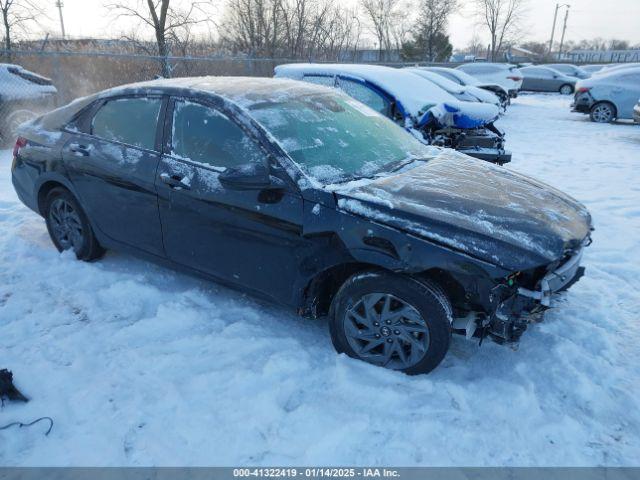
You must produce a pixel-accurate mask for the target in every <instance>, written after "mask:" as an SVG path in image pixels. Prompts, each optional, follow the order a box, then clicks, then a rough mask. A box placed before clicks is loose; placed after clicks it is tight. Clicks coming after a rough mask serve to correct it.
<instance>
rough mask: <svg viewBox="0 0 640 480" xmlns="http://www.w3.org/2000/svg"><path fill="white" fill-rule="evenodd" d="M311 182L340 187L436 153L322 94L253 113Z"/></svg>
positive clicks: (369, 113) (367, 112) (368, 113)
mask: <svg viewBox="0 0 640 480" xmlns="http://www.w3.org/2000/svg"><path fill="white" fill-rule="evenodd" d="M250 110H251V113H252V115H253V117H254V118H255V119H256V120H257V121H258V122H260V123H261V124H262V125H263V126H264V127H265V128H266V129H267V130H269V131H270V133H271V134H272V135H273V136H274V137H275V138H276V140H278V142H279V143H280V145H281V146H282V148H284V150H285V151H286V152H287V153H288V154H289V155H290V156H291V158H292V159H293V160H294V161H295V162H296V163H297V164H298V165H299V166H300V168H302V170H303V171H304V172H305V173H306V174H307V175H309V176H310V177H312V178H314V179H316V180H318V181H319V182H321V183H324V184H328V183H336V182H340V181H346V180H351V179H354V178H360V177H369V176H372V175H375V174H376V173H379V172H383V171H389V170H392V169H394V168H398V166H400V165H403V164H404V163H405V162H409V161H411V160H413V159H417V158H426V157H429V156H432V155H433V150H432V148H431V147H428V146H426V145H424V144H422V143H421V142H420V141H418V140H417V139H416V138H415V137H413V136H412V135H411V134H410V133H408V132H407V131H405V130H404V129H403V128H401V127H399V126H398V125H396V124H395V123H393V122H392V121H391V120H389V119H388V118H386V117H384V116H382V115H380V114H379V113H378V112H376V111H374V110H372V109H370V108H369V107H367V106H366V105H364V104H361V103H360V102H357V101H355V100H353V99H351V98H350V97H348V96H346V95H342V94H337V93H331V92H326V93H324V92H323V93H317V94H315V93H314V94H311V95H304V96H300V97H295V98H288V99H286V100H284V101H280V100H273V101H267V102H261V103H257V104H254V105H252V106H251V107H250Z"/></svg>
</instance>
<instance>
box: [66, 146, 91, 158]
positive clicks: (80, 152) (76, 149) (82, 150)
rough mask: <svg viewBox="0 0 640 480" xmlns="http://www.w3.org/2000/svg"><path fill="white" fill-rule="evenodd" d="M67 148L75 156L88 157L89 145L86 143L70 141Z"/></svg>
mask: <svg viewBox="0 0 640 480" xmlns="http://www.w3.org/2000/svg"><path fill="white" fill-rule="evenodd" d="M69 150H71V151H72V152H73V153H75V154H76V155H77V156H81V157H88V156H89V147H87V146H86V145H80V144H79V143H72V144H70V145H69Z"/></svg>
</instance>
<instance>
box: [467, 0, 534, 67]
mask: <svg viewBox="0 0 640 480" xmlns="http://www.w3.org/2000/svg"><path fill="white" fill-rule="evenodd" d="M474 1H475V5H476V9H477V15H478V18H479V22H480V24H481V25H483V26H485V27H486V28H487V29H488V30H489V36H490V45H489V56H490V59H489V60H492V61H493V60H495V59H496V57H497V54H498V53H499V52H500V51H501V50H502V48H503V46H504V45H505V44H507V43H509V42H511V41H513V40H514V39H515V36H516V35H517V34H518V30H519V28H520V25H521V22H522V16H523V14H524V7H525V3H526V0H474Z"/></svg>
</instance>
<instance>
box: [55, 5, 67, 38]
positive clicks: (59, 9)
mask: <svg viewBox="0 0 640 480" xmlns="http://www.w3.org/2000/svg"><path fill="white" fill-rule="evenodd" d="M56 7H58V13H59V14H60V30H61V31H62V39H63V40H64V37H65V33H64V19H63V18H62V0H57V2H56Z"/></svg>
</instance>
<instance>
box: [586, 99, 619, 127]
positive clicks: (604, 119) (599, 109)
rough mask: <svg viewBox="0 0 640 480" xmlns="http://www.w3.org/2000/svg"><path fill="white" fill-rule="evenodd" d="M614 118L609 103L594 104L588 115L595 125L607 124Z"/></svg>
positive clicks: (613, 112)
mask: <svg viewBox="0 0 640 480" xmlns="http://www.w3.org/2000/svg"><path fill="white" fill-rule="evenodd" d="M615 116H616V110H615V107H614V106H613V105H612V104H610V103H609V102H600V103H596V104H595V105H594V106H593V107H591V112H590V113H589V118H591V121H592V122H596V123H609V122H611V121H613V119H614V118H615Z"/></svg>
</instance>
